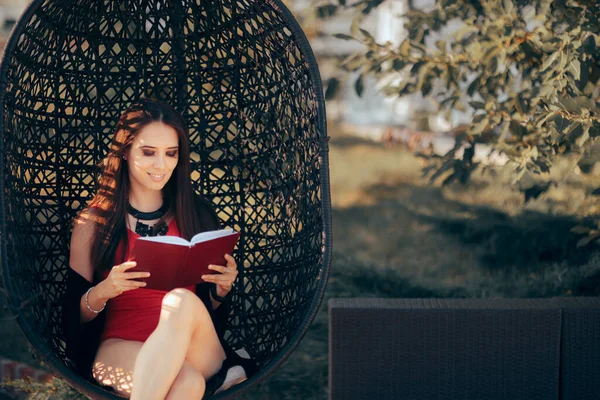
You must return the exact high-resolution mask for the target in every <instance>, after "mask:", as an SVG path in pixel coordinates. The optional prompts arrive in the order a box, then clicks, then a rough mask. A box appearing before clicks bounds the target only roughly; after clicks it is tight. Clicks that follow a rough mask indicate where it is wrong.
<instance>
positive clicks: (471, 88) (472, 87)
mask: <svg viewBox="0 0 600 400" xmlns="http://www.w3.org/2000/svg"><path fill="white" fill-rule="evenodd" d="M479 82H481V76H478V77H477V78H475V79H473V82H471V84H470V85H469V87H468V88H467V94H468V95H469V96H473V94H474V93H475V91H476V90H477V89H479Z"/></svg>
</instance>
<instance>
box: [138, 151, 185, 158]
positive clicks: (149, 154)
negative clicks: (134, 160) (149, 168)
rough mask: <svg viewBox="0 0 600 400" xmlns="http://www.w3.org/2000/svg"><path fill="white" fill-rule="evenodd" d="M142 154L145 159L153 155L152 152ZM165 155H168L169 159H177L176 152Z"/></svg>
mask: <svg viewBox="0 0 600 400" xmlns="http://www.w3.org/2000/svg"><path fill="white" fill-rule="evenodd" d="M143 154H144V155H145V156H147V157H151V156H153V155H154V153H153V152H150V153H148V152H145V151H144V152H143ZM167 155H168V156H169V157H177V152H174V153H167Z"/></svg>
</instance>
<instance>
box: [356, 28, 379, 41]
mask: <svg viewBox="0 0 600 400" xmlns="http://www.w3.org/2000/svg"><path fill="white" fill-rule="evenodd" d="M359 31H360V33H362V34H363V35H364V37H366V38H367V39H369V40H373V41H374V40H375V38H374V37H373V36H371V34H370V33H369V32H368V31H366V30H364V29H359Z"/></svg>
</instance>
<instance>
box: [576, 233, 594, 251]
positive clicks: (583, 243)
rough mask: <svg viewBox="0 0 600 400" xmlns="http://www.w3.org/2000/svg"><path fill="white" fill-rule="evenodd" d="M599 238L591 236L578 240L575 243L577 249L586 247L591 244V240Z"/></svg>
mask: <svg viewBox="0 0 600 400" xmlns="http://www.w3.org/2000/svg"><path fill="white" fill-rule="evenodd" d="M599 236H600V235H596V234H591V235H590V236H588V237H584V238H581V239H579V241H578V242H577V248H579V247H584V246H587V245H588V244H590V243H592V240H595V239H597V238H598V237H599Z"/></svg>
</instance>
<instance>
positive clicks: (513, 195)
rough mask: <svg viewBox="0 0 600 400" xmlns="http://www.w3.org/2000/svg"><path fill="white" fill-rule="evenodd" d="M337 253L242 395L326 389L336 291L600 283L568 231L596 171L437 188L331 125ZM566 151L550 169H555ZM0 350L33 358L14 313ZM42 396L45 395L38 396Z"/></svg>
mask: <svg viewBox="0 0 600 400" xmlns="http://www.w3.org/2000/svg"><path fill="white" fill-rule="evenodd" d="M330 135H331V136H332V140H331V141H330V170H331V193H332V201H333V229H334V234H333V236H334V253H333V261H332V266H331V268H332V269H331V276H330V279H329V285H328V288H327V292H326V294H325V299H324V301H323V304H322V306H321V309H320V311H319V313H318V315H317V317H316V319H315V321H314V322H313V324H312V325H311V327H310V329H309V331H308V333H307V335H306V336H305V337H304V339H303V341H302V343H301V344H300V345H299V346H298V348H297V350H296V351H295V352H294V354H293V355H292V356H291V357H290V358H289V359H288V360H287V361H286V362H285V363H284V365H283V366H281V367H280V368H279V369H278V370H277V372H276V373H275V374H274V375H273V376H272V377H270V378H269V379H268V380H266V381H265V382H263V383H262V384H260V385H259V386H257V387H255V388H254V389H253V390H251V391H250V392H249V394H248V395H247V396H245V398H247V399H255V400H258V399H261V400H265V399H300V398H302V399H326V398H327V358H328V354H327V352H328V345H327V335H328V326H327V323H328V321H327V300H328V299H329V298H332V297H475V298H481V297H550V296H570V295H598V294H600V293H599V292H598V289H599V287H600V284H599V281H600V250H599V249H598V247H592V246H587V247H585V248H581V249H577V248H576V246H575V244H576V243H577V240H578V238H579V237H578V236H577V235H575V234H573V233H571V232H570V229H571V227H572V226H574V225H576V224H577V223H578V218H580V217H582V216H584V215H587V214H586V213H588V212H589V209H590V207H591V206H593V205H594V204H597V203H598V201H599V198H598V197H595V196H592V195H591V192H592V190H593V189H595V188H597V187H598V186H600V177H593V176H588V175H583V174H572V175H570V176H569V178H567V179H566V180H565V181H564V183H563V185H561V186H559V187H552V188H551V189H550V190H549V191H548V192H547V193H546V194H543V195H542V196H540V197H539V198H538V199H535V200H533V201H530V202H529V203H528V204H524V196H523V194H522V193H521V192H519V190H518V189H516V188H514V187H511V186H509V185H508V184H507V183H506V181H507V179H508V177H507V175H506V174H504V173H498V174H497V175H495V176H493V177H492V176H489V175H481V174H479V175H475V176H474V179H473V181H472V182H471V183H469V184H468V185H466V186H462V185H460V184H456V185H453V186H449V187H445V188H441V187H439V185H436V184H434V185H431V184H429V183H428V182H427V181H426V180H424V179H423V178H421V176H420V169H421V167H422V166H423V164H422V161H421V160H420V159H417V158H416V157H414V156H413V155H412V154H410V153H408V152H407V151H406V150H404V149H403V148H402V147H400V146H399V147H391V148H389V147H386V146H384V145H382V144H379V143H373V142H369V141H365V140H361V139H357V138H355V137H353V136H350V135H346V134H344V133H343V132H340V131H339V129H335V127H331V129H330ZM567 164H568V161H565V162H560V163H558V165H557V167H556V168H555V169H554V170H553V171H552V177H553V178H554V179H560V178H561V176H562V175H561V174H562V173H563V171H564V170H565V168H566V165H567ZM0 334H2V337H3V338H4V339H3V341H2V343H1V344H0V355H3V356H6V357H11V358H18V359H22V360H28V358H29V356H28V354H27V352H26V345H25V343H24V341H23V338H22V336H21V333H20V331H18V328H16V327H15V326H14V323H13V322H10V321H4V322H3V323H2V325H1V327H0ZM38 398H41V397H38Z"/></svg>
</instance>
